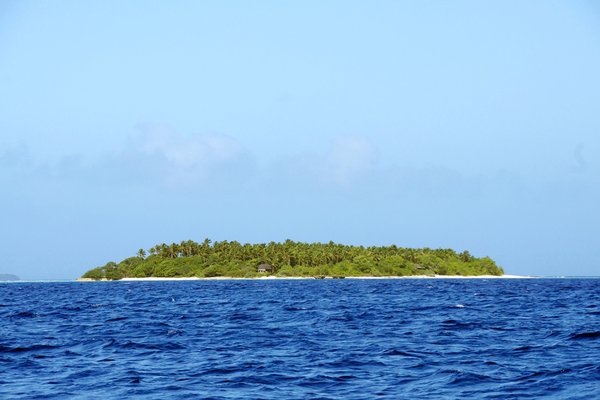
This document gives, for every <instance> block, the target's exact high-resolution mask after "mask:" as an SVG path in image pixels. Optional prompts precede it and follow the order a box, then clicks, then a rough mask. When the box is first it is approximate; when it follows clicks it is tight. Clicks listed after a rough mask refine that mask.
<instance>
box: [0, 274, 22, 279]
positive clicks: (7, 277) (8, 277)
mask: <svg viewBox="0 0 600 400" xmlns="http://www.w3.org/2000/svg"><path fill="white" fill-rule="evenodd" d="M20 280H21V278H19V277H18V276H16V275H13V274H0V281H20Z"/></svg>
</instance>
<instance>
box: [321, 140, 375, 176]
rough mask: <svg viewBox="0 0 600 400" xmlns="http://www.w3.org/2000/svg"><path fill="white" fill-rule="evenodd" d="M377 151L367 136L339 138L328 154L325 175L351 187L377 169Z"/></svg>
mask: <svg viewBox="0 0 600 400" xmlns="http://www.w3.org/2000/svg"><path fill="white" fill-rule="evenodd" d="M376 161H377V151H376V149H375V146H373V144H372V143H371V142H370V141H369V140H367V139H366V138H363V137H359V136H346V137H340V138H338V139H337V140H336V141H335V142H334V143H333V146H332V148H331V150H330V151H329V153H328V154H327V156H326V159H325V163H324V177H325V178H326V179H328V180H330V181H332V182H334V183H336V184H338V185H341V186H344V187H349V186H351V185H352V184H354V183H356V182H357V181H359V180H360V179H361V178H363V177H364V176H366V175H367V174H369V173H370V172H372V171H373V170H374V169H375V166H376Z"/></svg>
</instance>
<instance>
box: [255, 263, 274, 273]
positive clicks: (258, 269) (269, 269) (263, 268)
mask: <svg viewBox="0 0 600 400" xmlns="http://www.w3.org/2000/svg"><path fill="white" fill-rule="evenodd" d="M274 271H275V268H273V266H272V265H269V264H260V265H259V266H258V267H256V272H268V273H272V272H274Z"/></svg>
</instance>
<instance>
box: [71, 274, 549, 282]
mask: <svg viewBox="0 0 600 400" xmlns="http://www.w3.org/2000/svg"><path fill="white" fill-rule="evenodd" d="M535 278H540V277H537V276H530V275H465V276H463V275H410V276H346V277H344V278H343V279H363V280H367V279H535ZM306 279H317V280H319V279H332V280H333V279H340V278H334V277H331V276H327V277H324V278H321V277H313V276H260V277H256V278H236V277H228V276H215V277H209V278H198V277H179V278H168V277H148V278H122V279H119V280H116V281H114V282H119V281H120V282H165V281H246V280H306ZM76 281H77V282H111V281H108V280H106V279H101V280H93V279H90V278H77V279H76Z"/></svg>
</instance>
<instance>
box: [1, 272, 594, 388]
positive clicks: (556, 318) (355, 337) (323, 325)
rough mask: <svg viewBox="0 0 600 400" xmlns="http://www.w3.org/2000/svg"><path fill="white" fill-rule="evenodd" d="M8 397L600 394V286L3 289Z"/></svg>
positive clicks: (291, 284) (448, 283) (438, 282)
mask: <svg viewBox="0 0 600 400" xmlns="http://www.w3.org/2000/svg"><path fill="white" fill-rule="evenodd" d="M0 318H1V321H2V324H1V326H0V398H1V399H35V398H44V399H70V398H73V399H79V398H83V399H88V398H89V399H111V398H112V399H124V398H136V399H138V398H144V399H163V400H164V399H197V398H206V399H282V398H285V399H367V398H390V399H397V398H407V399H465V398H476V399H513V398H514V399H524V398H532V399H539V398H552V399H586V400H587V399H594V398H600V279H510V280H509V279H506V280H504V279H490V280H486V279H456V280H444V279H415V280H398V279H395V280H392V279H375V280H354V279H344V280H269V281H264V280H263V281H259V280H243V281H240V280H237V281H236V280H224V281H185V282H173V281H171V282H95V283H79V282H60V283H3V284H0Z"/></svg>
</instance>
